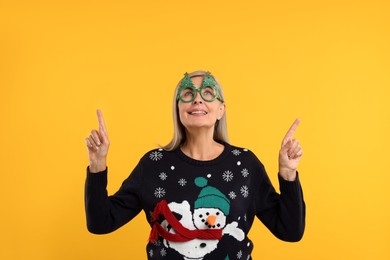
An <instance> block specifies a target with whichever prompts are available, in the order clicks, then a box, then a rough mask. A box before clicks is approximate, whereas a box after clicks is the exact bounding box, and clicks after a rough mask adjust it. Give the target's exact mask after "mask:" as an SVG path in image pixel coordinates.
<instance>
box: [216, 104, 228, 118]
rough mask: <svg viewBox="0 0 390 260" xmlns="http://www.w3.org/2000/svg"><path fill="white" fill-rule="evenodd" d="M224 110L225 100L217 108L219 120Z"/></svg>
mask: <svg viewBox="0 0 390 260" xmlns="http://www.w3.org/2000/svg"><path fill="white" fill-rule="evenodd" d="M225 110H226V104H225V102H224V103H222V104H221V106H220V107H219V109H218V117H217V118H218V120H221V118H222V117H223V115H224V114H225Z"/></svg>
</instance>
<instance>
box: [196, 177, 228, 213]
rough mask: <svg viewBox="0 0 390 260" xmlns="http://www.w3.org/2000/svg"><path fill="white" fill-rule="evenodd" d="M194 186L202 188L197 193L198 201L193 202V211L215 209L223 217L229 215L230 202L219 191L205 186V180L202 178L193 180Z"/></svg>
mask: <svg viewBox="0 0 390 260" xmlns="http://www.w3.org/2000/svg"><path fill="white" fill-rule="evenodd" d="M195 185H196V186H198V187H201V188H203V189H202V190H201V191H200V193H199V196H198V199H197V200H196V201H195V209H199V208H217V209H220V210H221V211H222V212H223V213H224V214H225V216H227V215H229V211H230V201H229V199H228V198H227V197H226V196H225V195H224V194H223V193H222V192H221V191H220V190H218V189H217V188H215V187H211V186H207V179H206V178H203V177H197V178H196V179H195Z"/></svg>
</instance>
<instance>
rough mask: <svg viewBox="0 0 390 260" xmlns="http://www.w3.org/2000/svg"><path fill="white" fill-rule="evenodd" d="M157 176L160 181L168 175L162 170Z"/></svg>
mask: <svg viewBox="0 0 390 260" xmlns="http://www.w3.org/2000/svg"><path fill="white" fill-rule="evenodd" d="M158 177H160V179H161V180H162V181H165V180H166V179H167V178H168V175H167V174H166V173H165V172H162V173H160V175H159V176H158Z"/></svg>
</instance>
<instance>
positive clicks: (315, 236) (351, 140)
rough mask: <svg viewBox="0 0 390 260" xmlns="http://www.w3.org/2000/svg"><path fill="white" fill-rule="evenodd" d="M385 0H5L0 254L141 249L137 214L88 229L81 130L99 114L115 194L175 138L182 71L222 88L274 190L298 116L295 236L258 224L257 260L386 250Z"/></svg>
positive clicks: (143, 228)
mask: <svg viewBox="0 0 390 260" xmlns="http://www.w3.org/2000/svg"><path fill="white" fill-rule="evenodd" d="M389 5H390V4H389V2H388V1H375V0H374V1H371V0H370V1H368V0H367V1H300V0H298V1H287V0H282V1H272V3H271V2H270V1H249V0H244V1H205V0H201V1H185V0H181V1H139V2H136V1H111V2H107V1H86V0H82V1H8V2H5V1H2V2H0V87H1V94H0V119H1V121H0V122H1V127H0V144H1V149H0V162H1V173H0V174H1V189H0V196H1V198H2V199H1V202H0V203H1V214H0V230H1V231H0V232H1V236H0V248H1V249H0V259H145V258H146V252H145V246H146V241H147V237H148V234H149V227H148V226H147V224H146V221H145V220H144V214H143V213H142V214H140V215H139V216H138V217H137V218H136V219H134V220H133V221H132V222H130V223H129V224H127V225H126V226H124V227H123V228H121V229H119V230H118V231H116V232H114V233H111V234H108V235H103V236H98V235H92V234H90V233H88V231H87V229H86V223H85V213H84V204H83V203H84V201H83V194H84V181H85V168H86V166H87V165H88V158H87V151H86V148H85V144H84V138H85V137H87V136H88V135H89V132H90V130H91V129H92V128H96V127H97V119H96V115H95V110H96V109H97V108H100V109H102V111H103V113H104V116H105V119H106V124H107V127H108V131H109V135H110V140H111V146H110V152H109V158H108V164H109V167H110V174H109V185H108V190H109V193H113V192H115V191H116V190H117V189H118V188H119V186H120V184H121V182H122V181H123V180H124V179H125V178H126V177H127V176H128V174H129V173H130V172H131V170H132V169H133V167H134V166H135V164H136V163H137V162H138V160H139V158H140V157H141V156H142V155H143V154H144V153H145V152H146V151H148V150H149V149H152V148H155V147H156V146H157V145H158V144H166V143H167V142H168V141H169V140H170V138H171V136H172V118H171V99H172V94H173V90H174V87H175V86H176V84H177V82H178V81H179V80H180V79H181V77H182V75H183V73H184V72H186V71H188V72H189V71H193V70H198V69H204V70H210V71H211V72H213V74H214V75H215V76H216V77H217V78H218V79H219V80H220V81H221V83H222V85H223V87H224V90H225V95H226V101H227V116H228V125H229V132H230V138H231V142H232V144H234V145H238V146H243V147H247V148H249V149H251V150H253V151H254V152H255V153H256V154H257V156H258V157H259V158H260V160H262V161H263V163H264V164H265V165H266V168H267V171H268V174H269V175H270V178H271V180H272V181H273V183H274V184H275V185H276V186H277V187H278V184H277V179H276V174H277V154H278V149H279V147H280V143H281V140H282V138H283V136H284V134H285V132H286V131H287V129H288V127H289V126H290V124H291V123H292V122H293V120H294V119H295V118H296V117H298V116H300V117H301V118H302V122H301V125H300V126H299V128H298V130H297V133H296V137H297V138H298V139H299V140H300V142H301V144H302V146H303V149H304V151H305V154H304V157H303V159H302V161H301V164H300V168H299V170H300V174H301V175H300V177H301V182H302V185H303V188H304V195H305V199H306V204H307V226H306V233H305V235H304V238H303V239H302V241H301V242H299V243H285V242H282V241H279V240H277V239H276V238H275V237H273V236H272V234H270V232H269V231H268V230H266V229H265V228H264V226H263V225H262V224H261V223H260V222H259V221H256V222H255V225H254V227H253V229H252V231H251V233H250V238H251V239H252V240H253V241H254V244H255V249H254V252H253V258H254V259H286V258H288V259H291V260H293V259H296V260H298V259H299V260H303V259H308V260H309V259H324V260H328V259H354V260H357V259H379V260H385V259H390V247H389V245H390V221H389V219H390V203H389V199H390V189H389V188H388V186H389V184H390V177H389V175H390V174H389V164H388V161H389V159H388V157H389V146H390V140H389V132H390V105H389V98H390V89H389V87H390V75H389V74H390V73H389V72H390V50H389V49H390V48H389V46H390V18H389V17H390V15H389V13H390V6H389Z"/></svg>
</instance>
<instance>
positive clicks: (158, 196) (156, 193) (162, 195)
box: [154, 187, 165, 199]
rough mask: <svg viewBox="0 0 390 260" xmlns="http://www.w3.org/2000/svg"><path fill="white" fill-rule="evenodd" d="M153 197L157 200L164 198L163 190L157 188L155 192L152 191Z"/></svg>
mask: <svg viewBox="0 0 390 260" xmlns="http://www.w3.org/2000/svg"><path fill="white" fill-rule="evenodd" d="M154 196H156V197H157V198H159V199H160V198H162V197H164V196H165V190H164V189H163V188H161V187H158V188H156V190H155V191H154Z"/></svg>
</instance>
